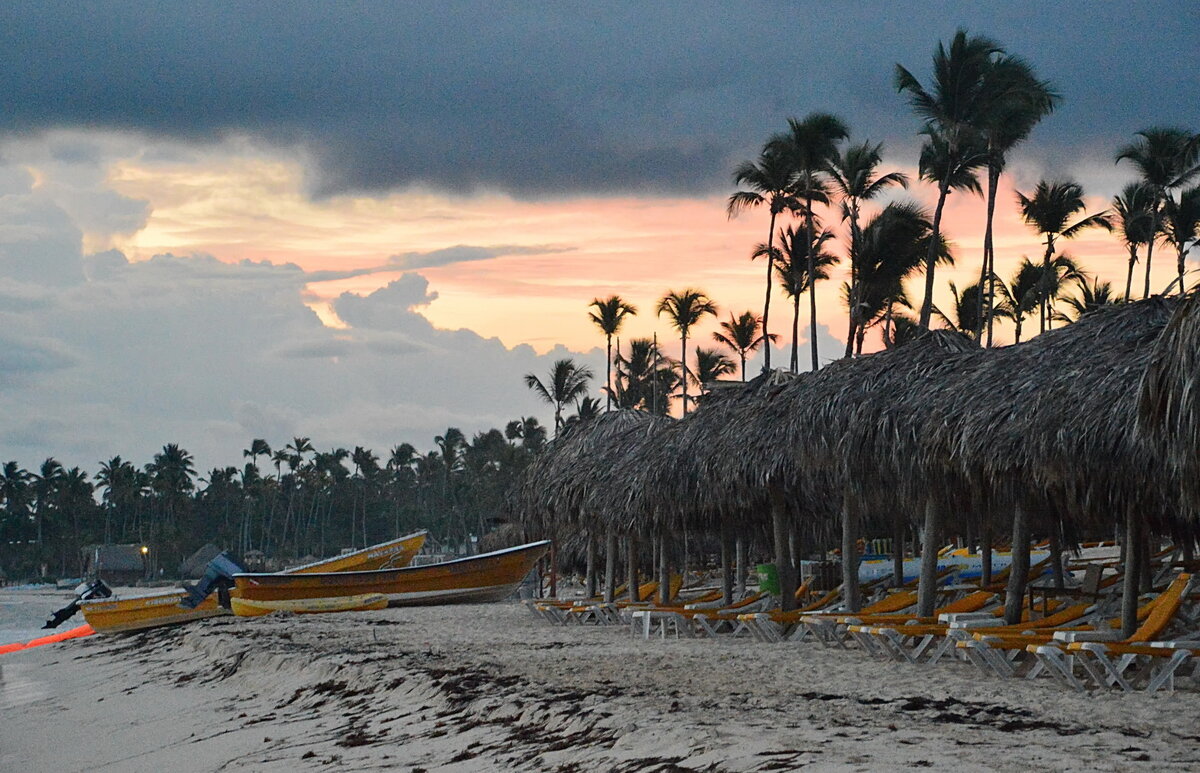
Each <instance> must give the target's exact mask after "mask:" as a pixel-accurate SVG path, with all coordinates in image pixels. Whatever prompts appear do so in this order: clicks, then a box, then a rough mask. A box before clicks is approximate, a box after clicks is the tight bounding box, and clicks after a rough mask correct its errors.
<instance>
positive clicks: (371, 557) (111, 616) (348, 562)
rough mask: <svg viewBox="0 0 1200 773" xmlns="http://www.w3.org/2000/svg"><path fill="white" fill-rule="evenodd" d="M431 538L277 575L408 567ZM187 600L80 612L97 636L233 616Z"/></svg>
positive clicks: (113, 602)
mask: <svg viewBox="0 0 1200 773" xmlns="http://www.w3.org/2000/svg"><path fill="white" fill-rule="evenodd" d="M427 535H428V532H424V531H419V532H415V533H413V534H408V535H405V536H403V537H399V538H397V539H394V540H389V541H387V542H381V543H379V544H378V545H372V546H371V547H369V548H363V549H362V550H356V551H354V552H353V553H346V554H344V555H340V556H334V557H333V558H327V559H324V560H322V561H315V562H313V563H310V564H303V565H301V566H296V567H292V568H290V569H285V570H283V571H282V572H278V573H277V574H279V575H283V576H292V575H296V576H300V575H309V574H316V575H319V576H323V573H338V572H345V571H356V570H369V569H379V568H380V567H385V566H392V567H401V566H407V565H408V564H409V563H410V562H411V561H412V559H413V556H415V555H416V554H417V553H418V552H419V551H420V550H421V546H422V545H424V544H425V537H426V536H427ZM236 594H237V591H236V590H234V591H232V592H231V594H230V595H231V596H233V595H236ZM326 595H332V594H326ZM186 598H188V591H186V590H184V589H183V588H169V589H166V590H161V591H151V592H148V593H138V594H137V595H135V596H124V597H121V596H112V597H109V598H106V599H97V600H93V601H81V602H79V608H80V610H81V611H82V612H83V617H84V619H85V620H87V622H88V623H89V624H90V625H91V626H92V628H95V629H96V633H125V632H128V631H141V630H144V629H147V628H157V627H158V626H162V625H177V624H179V623H189V622H191V621H193V620H203V619H205V618H208V617H217V616H219V615H228V614H230V610H228V609H225V608H224V607H222V606H221V605H220V604H219V603H217V597H216V596H215V595H210V596H208V597H207V598H205V599H204V600H203V601H202V602H200V604H199V605H198V606H196V607H195V608H188V607H186V606H184V605H183V603H182V602H183V601H184V599H186Z"/></svg>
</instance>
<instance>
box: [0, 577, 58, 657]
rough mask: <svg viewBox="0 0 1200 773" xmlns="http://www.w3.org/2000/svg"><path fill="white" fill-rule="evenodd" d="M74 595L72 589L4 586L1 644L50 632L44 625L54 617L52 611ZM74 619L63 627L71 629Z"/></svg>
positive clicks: (0, 603) (0, 612) (0, 591)
mask: <svg viewBox="0 0 1200 773" xmlns="http://www.w3.org/2000/svg"><path fill="white" fill-rule="evenodd" d="M74 596H75V594H74V593H73V592H72V591H69V590H67V591H61V590H53V589H50V590H47V589H45V588H44V587H42V588H31V587H28V586H10V587H4V588H0V644H9V643H11V642H15V641H29V640H30V639H34V638H37V637H39V636H45V635H46V634H47V633H50V632H49V631H43V630H42V624H43V623H45V622H46V619H47V618H48V617H50V613H52V612H53V611H54V610H56V609H58V608H60V607H62V606H63V605H64V604H66V603H68V602H69V601H70V600H71V599H72V598H74ZM71 622H72V621H67V622H66V623H64V624H63V625H64V626H66V627H64V628H63V630H66V628H69V627H70V624H71ZM0 657H3V656H2V655H0Z"/></svg>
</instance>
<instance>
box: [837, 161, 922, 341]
mask: <svg viewBox="0 0 1200 773" xmlns="http://www.w3.org/2000/svg"><path fill="white" fill-rule="evenodd" d="M882 153H883V144H882V143H880V144H877V145H872V144H871V143H869V142H864V143H862V144H861V145H852V146H850V147H849V148H847V149H846V152H845V153H844V154H843V153H840V152H837V151H835V152H834V155H833V157H832V158H831V159H830V161H829V167H828V172H829V177H830V179H831V187H832V188H833V191H834V193H836V194H837V196H838V198H839V199H841V201H842V219H843V220H848V221H849V222H850V248H849V254H850V285H849V291H848V293H847V309H848V312H849V314H848V316H849V318H850V319H849V321H850V329H849V332H848V333H847V334H846V354H845V356H846V357H849V356H850V355H851V354H853V353H854V341H855V338H856V337H857V336H856V332H857V330H858V327H859V325H860V324H861V320H860V319H859V318H858V311H859V303H858V294H859V293H858V251H859V242H860V241H861V240H862V228H861V226H860V224H859V219H860V217H861V215H862V203H863V202H864V201H870V200H871V199H874V198H875V197H877V196H879V195H880V194H882V193H883V192H884V191H886V190H887V189H888V188H889V187H891V186H893V185H898V186H900V187H902V188H907V187H908V176H907V175H905V174H903V173H902V172H889V173H888V174H884V175H880V174H877V171H876V170H877V169H878V167H879V165H880V164H881V163H882V162H883V158H882Z"/></svg>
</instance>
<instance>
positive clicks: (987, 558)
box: [979, 510, 995, 588]
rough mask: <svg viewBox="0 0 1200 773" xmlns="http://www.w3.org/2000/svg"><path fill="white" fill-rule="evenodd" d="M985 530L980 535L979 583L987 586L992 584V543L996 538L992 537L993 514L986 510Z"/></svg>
mask: <svg viewBox="0 0 1200 773" xmlns="http://www.w3.org/2000/svg"><path fill="white" fill-rule="evenodd" d="M981 531H982V532H983V534H982V535H980V540H981V542H980V545H979V560H980V564H981V570H980V577H979V584H980V586H981V587H984V588H986V587H987V586H989V585H991V584H992V544H993V543H994V542H995V539H994V538H993V537H992V514H991V512H989V511H987V510H985V511H984V513H983V528H982V529H981Z"/></svg>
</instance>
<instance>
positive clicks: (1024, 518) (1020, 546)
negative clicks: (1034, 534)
mask: <svg viewBox="0 0 1200 773" xmlns="http://www.w3.org/2000/svg"><path fill="white" fill-rule="evenodd" d="M1012 528H1013V531H1012V565H1011V566H1010V567H1009V569H1008V588H1007V590H1006V592H1005V596H1004V622H1006V623H1008V624H1009V625H1016V624H1017V623H1019V622H1021V608H1022V606H1023V605H1024V603H1025V584H1026V581H1027V580H1028V575H1029V511H1028V510H1027V509H1026V508H1025V504H1024V503H1023V502H1018V503H1017V506H1016V507H1015V508H1014V509H1013V527H1012Z"/></svg>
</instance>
